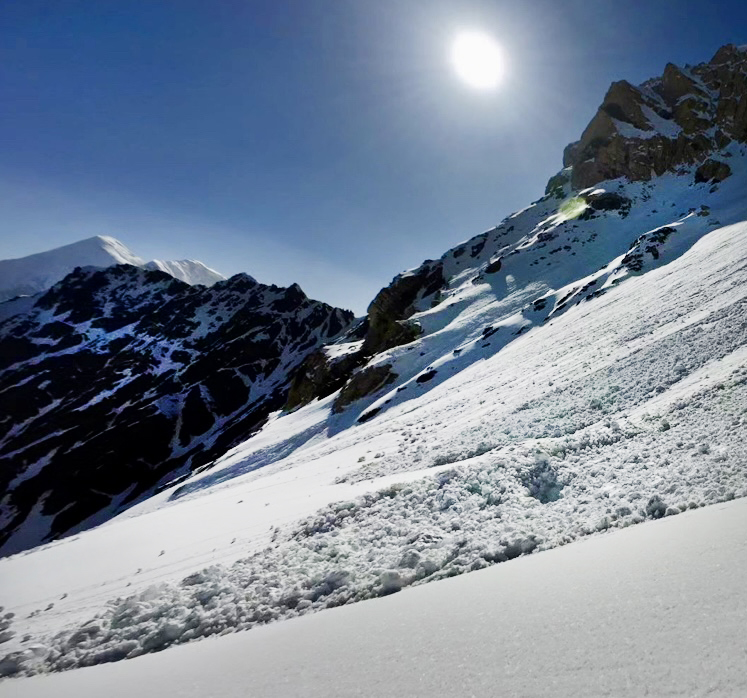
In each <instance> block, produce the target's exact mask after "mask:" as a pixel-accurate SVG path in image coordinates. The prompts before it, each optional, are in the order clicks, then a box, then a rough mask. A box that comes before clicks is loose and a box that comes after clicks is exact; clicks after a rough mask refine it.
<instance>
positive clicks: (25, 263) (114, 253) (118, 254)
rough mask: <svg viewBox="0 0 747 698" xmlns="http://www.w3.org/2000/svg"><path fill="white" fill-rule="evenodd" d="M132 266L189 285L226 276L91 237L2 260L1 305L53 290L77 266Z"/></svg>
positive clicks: (104, 237) (209, 282)
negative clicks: (149, 257) (157, 271)
mask: <svg viewBox="0 0 747 698" xmlns="http://www.w3.org/2000/svg"><path fill="white" fill-rule="evenodd" d="M115 264H131V265H132V266H136V267H143V268H145V269H160V270H161V271H164V272H166V273H167V274H170V275H171V276H173V277H175V278H177V279H180V280H181V281H186V282H187V283H189V284H202V285H203V286H211V285H212V284H214V283H215V282H216V281H221V280H223V279H224V278H225V277H224V276H223V275H222V274H220V273H218V272H217V271H215V270H214V269H211V268H210V267H208V266H206V265H205V264H203V263H202V262H198V261H195V260H179V261H162V260H158V259H156V260H153V261H152V262H147V263H146V261H145V260H144V259H143V258H142V257H139V256H138V255H136V254H135V253H134V252H133V251H132V250H130V249H129V248H128V247H127V246H126V245H125V244H124V243H122V242H121V241H119V240H117V239H116V238H113V237H111V236H109V235H94V236H93V237H90V238H85V239H83V240H78V241H77V242H73V243H70V244H68V245H63V246H61V247H56V248H54V249H52V250H47V251H46V252H38V253H36V254H32V255H29V256H27V257H21V258H18V259H6V260H1V261H0V302H2V301H5V300H9V299H11V298H16V297H18V296H30V295H34V294H36V293H39V292H41V291H44V290H46V289H48V288H50V287H51V286H52V285H54V284H55V283H57V282H58V281H60V280H61V279H63V278H64V277H65V276H66V275H67V274H69V273H70V272H71V271H73V269H75V268H76V267H97V268H106V267H110V266H112V265H115Z"/></svg>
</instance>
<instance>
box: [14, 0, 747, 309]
mask: <svg viewBox="0 0 747 698" xmlns="http://www.w3.org/2000/svg"><path fill="white" fill-rule="evenodd" d="M745 5H746V3H744V2H729V1H725V2H710V3H706V2H700V3H688V2H682V1H681V0H680V1H677V2H675V1H674V0H648V1H647V2H642V1H639V0H629V2H625V3H622V2H619V1H618V2H607V1H605V0H598V1H597V2H594V3H589V2H587V1H584V2H580V1H576V0H568V1H566V2H563V1H561V0H524V1H522V2H517V1H516V0H511V2H499V1H493V2H488V1H487V0H483V1H479V0H460V1H459V2H447V1H445V0H430V1H427V2H426V1H424V0H417V1H416V0H376V1H375V2H374V1H373V0H271V1H270V0H268V1H265V0H254V1H253V0H244V1H243V2H238V1H229V0H212V1H211V2H206V1H205V0H200V1H193V0H142V1H139V0H118V1H115V0H79V1H73V0H47V1H46V2H41V1H36V0H4V2H3V3H0V95H2V109H0V133H2V134H3V135H2V140H3V147H2V157H1V158H0V258H9V257H19V256H23V255H26V254H31V253H34V252H39V251H42V250H45V249H49V248H51V247H56V246H58V245H62V244H66V243H69V242H74V241H76V240H79V239H82V238H85V237H89V236H91V235H97V234H105V235H113V236H114V237H117V238H119V239H120V240H122V241H123V242H124V243H125V244H126V245H128V246H129V247H130V248H131V249H132V250H133V251H134V252H136V253H137V254H139V255H140V256H142V257H146V258H154V257H156V258H161V259H175V258H193V259H200V260H202V261H204V262H205V263H206V264H208V265H209V266H212V267H214V268H216V269H217V270H219V271H221V272H222V273H224V274H227V275H230V274H233V273H236V272H239V271H246V272H248V273H250V274H252V275H254V276H255V277H257V278H258V279H259V280H260V281H263V282H266V283H277V284H281V285H287V284H290V283H292V282H293V281H297V282H298V283H300V284H301V286H302V287H303V288H304V290H305V291H306V292H307V293H308V294H309V295H311V296H313V297H316V298H319V299H321V300H325V301H327V302H330V303H334V304H336V305H342V306H346V307H351V308H352V309H354V310H355V311H356V312H357V313H362V312H363V311H364V309H365V307H366V305H367V303H368V302H369V301H370V300H371V299H372V298H373V296H374V295H375V293H376V292H377V291H378V289H379V288H381V287H382V286H385V285H386V284H387V283H388V282H389V281H390V279H391V278H392V277H393V276H394V275H395V274H396V273H398V272H399V271H401V270H403V269H406V268H408V267H413V266H416V265H418V264H419V263H420V262H421V261H422V260H423V259H425V258H428V257H437V256H440V255H441V254H442V253H443V252H444V251H446V249H448V248H449V247H452V246H453V245H455V244H456V243H458V242H459V241H461V240H463V239H465V238H468V237H471V236H472V235H475V234H477V233H479V232H481V231H482V230H484V229H486V228H488V227H490V226H492V225H494V224H496V223H497V222H499V221H500V220H501V219H502V218H503V217H505V216H506V215H508V214H509V213H511V212H513V211H514V210H516V209H518V208H522V207H524V206H526V205H527V204H528V203H529V202H530V201H532V200H534V199H536V198H538V197H539V196H540V195H541V194H542V193H543V190H544V185H545V183H546V181H547V179H548V178H549V177H550V176H551V175H552V174H554V173H555V172H556V171H557V170H559V169H560V167H561V157H562V150H563V147H564V146H565V145H566V144H567V143H568V142H570V141H573V140H576V139H577V138H578V136H579V135H580V133H581V131H582V130H583V128H584V126H585V125H586V124H587V123H588V121H589V119H590V118H591V117H592V116H593V114H594V112H595V110H596V107H597V106H598V104H599V103H600V101H601V99H602V97H603V95H604V92H605V91H606V89H607V87H608V86H609V83H610V82H612V81H613V80H618V79H627V80H630V81H631V82H634V83H638V82H641V81H643V80H645V79H646V78H648V77H651V76H653V75H655V74H660V73H661V71H662V70H663V67H664V65H665V64H666V63H667V62H668V61H673V62H675V63H680V64H684V63H697V62H701V61H704V60H708V59H709V58H710V57H711V56H712V55H713V53H715V51H716V49H717V48H718V47H719V46H720V45H722V44H725V43H736V44H745V43H747V7H745ZM462 29H481V30H484V31H486V32H489V33H490V34H492V35H493V36H494V37H495V38H496V39H497V40H498V41H499V42H500V43H501V44H502V46H503V48H504V52H505V54H506V57H507V63H508V66H507V73H506V77H505V80H504V83H503V84H502V86H501V87H500V88H499V89H498V90H496V91H494V92H489V93H485V92H476V91H474V90H472V89H470V88H469V87H467V86H465V85H464V84H462V83H461V82H460V81H459V80H458V79H457V78H456V77H455V75H454V73H453V71H452V69H451V67H450V65H449V45H450V42H451V41H452V40H453V37H454V36H455V35H456V34H457V32H458V31H460V30H462Z"/></svg>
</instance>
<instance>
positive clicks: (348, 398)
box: [333, 364, 397, 412]
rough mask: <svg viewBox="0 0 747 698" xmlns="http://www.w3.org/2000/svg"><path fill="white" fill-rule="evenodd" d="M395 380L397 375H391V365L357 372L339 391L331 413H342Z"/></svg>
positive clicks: (369, 367) (370, 367)
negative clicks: (349, 406)
mask: <svg viewBox="0 0 747 698" xmlns="http://www.w3.org/2000/svg"><path fill="white" fill-rule="evenodd" d="M396 379H397V374H396V373H392V365H391V364H384V365H383V366H368V367H367V368H364V369H362V370H360V371H358V372H357V373H355V374H353V377H352V378H351V379H350V380H349V381H348V382H347V384H346V385H345V387H344V388H343V389H342V390H341V391H340V394H339V395H338V396H337V399H336V400H335V404H334V405H333V411H334V412H342V410H343V409H345V408H346V407H347V406H348V405H350V404H351V403H353V402H355V401H356V400H359V399H360V398H362V397H365V396H366V395H371V394H372V393H375V392H376V391H377V390H381V388H383V387H384V386H385V385H389V384H390V383H393V382H394V381H395V380H396Z"/></svg>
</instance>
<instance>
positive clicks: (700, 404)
mask: <svg viewBox="0 0 747 698" xmlns="http://www.w3.org/2000/svg"><path fill="white" fill-rule="evenodd" d="M745 259H747V224H745V223H740V224H735V225H731V226H727V227H724V228H720V229H718V230H714V231H713V232H711V233H709V234H707V235H705V236H704V237H703V238H702V239H701V240H700V241H698V242H696V243H694V244H693V246H692V247H691V248H690V249H689V250H688V251H687V252H685V253H684V254H682V255H681V256H680V257H679V258H677V259H676V260H674V261H673V262H671V263H670V264H668V265H664V266H660V267H659V268H657V269H655V270H653V271H651V272H649V273H647V274H643V275H640V276H635V277H633V278H630V279H628V280H627V281H625V282H624V283H621V284H618V285H616V286H614V287H612V288H611V289H610V290H609V292H607V293H606V294H604V295H602V296H598V297H595V298H592V299H591V300H589V301H587V302H585V303H583V304H580V305H578V306H575V307H572V308H570V309H569V310H568V311H567V312H565V313H564V314H561V315H559V316H558V317H556V318H555V319H553V320H552V321H550V322H548V323H545V324H544V325H541V326H540V327H536V328H535V329H533V330H531V331H529V332H526V333H522V334H521V335H520V336H519V337H517V338H516V339H515V341H513V342H511V343H510V344H508V345H507V346H505V347H504V348H503V349H502V350H501V351H499V352H497V353H493V354H489V353H486V354H485V355H484V356H483V358H482V359H481V360H480V361H476V362H473V363H472V364H471V365H469V366H468V367H467V368H465V369H464V370H462V371H461V372H459V374H457V375H455V376H454V377H453V378H447V379H446V380H444V381H442V382H441V383H440V384H438V385H437V386H435V387H434V388H433V389H431V390H430V391H428V392H424V393H423V394H421V395H420V396H416V397H413V398H412V399H411V400H409V401H406V402H401V403H399V404H398V405H395V406H393V407H391V408H390V409H389V410H388V411H387V412H386V413H385V414H386V415H387V416H386V418H383V419H378V418H377V419H373V420H369V421H367V422H365V423H363V424H358V425H355V426H351V420H355V417H356V414H357V413H356V412H355V410H353V411H352V413H350V414H347V413H342V414H339V415H332V416H330V414H329V406H330V402H331V400H332V399H333V398H332V397H330V398H329V399H327V400H326V401H320V402H316V403H312V404H311V405H309V406H307V407H305V408H302V409H300V410H298V411H296V412H294V413H293V414H290V415H278V416H277V417H276V418H275V419H274V420H271V421H270V423H268V425H267V426H266V427H265V428H264V429H263V431H262V432H260V434H259V435H258V436H257V437H255V438H253V439H250V440H249V441H248V442H247V443H246V444H245V445H243V446H240V447H237V448H236V449H234V450H233V451H232V452H229V454H227V455H226V457H225V458H224V459H222V460H221V461H220V462H219V463H218V464H217V465H216V466H215V467H214V468H212V469H210V470H206V471H204V472H202V473H199V474H197V475H195V476H193V477H192V478H191V479H190V480H187V481H186V482H184V483H182V484H181V485H179V486H175V487H172V488H171V489H168V490H165V491H164V492H162V493H160V494H159V495H156V496H155V497H153V498H151V499H149V500H147V501H146V502H144V503H142V504H141V505H138V506H137V507H134V508H133V509H131V510H129V511H128V512H126V513H125V514H123V515H121V516H119V517H118V518H116V519H114V520H112V521H111V522H109V523H108V524H106V525H104V526H101V527H99V528H97V529H94V530H92V531H88V532H85V533H82V534H80V535H77V536H74V537H72V538H68V539H65V540H61V541H58V542H56V543H52V544H50V545H47V546H43V547H41V548H37V549H35V550H32V551H30V552H28V553H26V554H22V555H17V556H13V557H10V558H7V559H5V560H1V561H0V580H2V581H0V597H2V598H3V599H4V600H5V605H6V606H7V609H8V610H9V611H10V612H13V613H15V614H16V619H15V620H14V623H13V626H12V629H13V630H14V631H15V632H16V636H15V637H14V638H12V639H11V640H10V641H9V642H7V643H5V647H6V648H7V651H9V652H11V653H12V652H22V655H20V658H21V659H22V660H25V661H26V664H27V668H26V670H29V671H34V670H39V669H42V670H43V669H49V668H71V667H75V666H81V665H87V664H91V663H100V662H102V661H111V660H112V659H116V658H121V657H123V656H137V655H138V654H142V653H144V652H146V653H147V652H149V651H153V650H154V649H159V648H162V647H164V646H168V645H169V644H174V643H179V642H185V641H188V640H190V639H195V638H199V637H205V636H208V635H212V634H217V633H225V632H233V631H235V630H237V629H244V628H251V627H254V626H257V625H261V624H264V623H266V622H268V621H270V620H274V619H279V618H285V617H290V616H294V615H299V614H300V615H305V614H307V613H310V612H313V611H315V610H319V609H322V608H328V607H331V606H338V605H341V604H345V603H349V602H351V601H355V600H362V599H366V598H371V597H375V596H380V595H386V594H388V593H391V592H392V591H396V590H397V589H399V588H401V587H403V586H408V585H413V584H420V583H422V582H424V581H431V580H434V579H440V578H444V577H449V576H454V575H458V574H461V573H463V572H466V571H471V570H476V569H479V568H481V567H484V566H487V565H489V564H491V563H494V562H499V561H503V560H506V559H511V558H513V557H516V556H518V555H520V554H522V553H527V552H532V551H538V550H546V549H549V548H553V547H557V546H560V545H563V544H565V543H568V542H570V541H572V540H575V539H577V538H581V537H584V536H586V535H589V534H592V533H595V532H599V531H604V530H607V529H608V528H612V527H626V526H629V525H630V524H633V523H638V522H640V521H643V520H645V519H647V518H659V517H663V516H665V515H666V516H669V515H674V514H677V513H679V512H681V511H684V510H687V509H692V508H697V507H700V506H703V505H706V504H713V503H715V502H718V501H723V500H727V499H730V498H733V497H735V496H743V495H745V494H747V472H745V470H744V467H743V463H744V462H745V459H746V458H747V447H746V445H745V444H746V443H747V441H746V440H745V438H744V435H745V434H744V431H745V419H746V418H745V410H747V368H745V359H746V358H747V349H745V345H747V326H745V324H744V308H745V306H746V305H747V264H746V263H745V261H744V260H745ZM395 456H396V457H395ZM439 457H440V460H439ZM399 462H405V463H409V464H410V470H411V472H401V471H400V472H397V470H398V468H397V467H391V466H388V465H387V464H388V463H392V464H396V463H399ZM416 468H420V470H417V469H416ZM361 469H364V474H365V477H361ZM400 470H401V469H400ZM365 471H368V472H365ZM398 483H401V484H398ZM327 502H330V503H333V502H338V504H333V505H331V506H329V507H325V508H323V509H321V510H320V507H324V505H325V504H326V503H327ZM303 517H306V518H305V519H303ZM299 519H303V520H301V521H299ZM232 563H233V564H232ZM50 569H54V570H56V571H57V572H56V574H55V575H48V574H45V573H44V571H45V570H50ZM196 573H199V574H196ZM180 580H181V581H180ZM129 595H132V596H130V597H129V598H127V597H128V596H129ZM89 619H91V620H92V622H91V623H90V624H87V625H83V624H84V623H85V622H86V621H88V620H89ZM27 635H28V637H27V639H26V641H25V642H24V641H23V638H24V636H27ZM35 652H36V653H38V654H39V657H38V659H35V658H34V657H35ZM34 667H36V668H34Z"/></svg>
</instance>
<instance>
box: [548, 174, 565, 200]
mask: <svg viewBox="0 0 747 698" xmlns="http://www.w3.org/2000/svg"><path fill="white" fill-rule="evenodd" d="M570 181H571V173H570V170H561V171H560V172H558V173H557V174H556V175H553V176H552V177H550V179H549V180H548V181H547V186H546V187H545V196H554V197H555V198H556V199H563V198H565V195H566V192H565V187H566V185H567V184H569V183H570Z"/></svg>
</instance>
